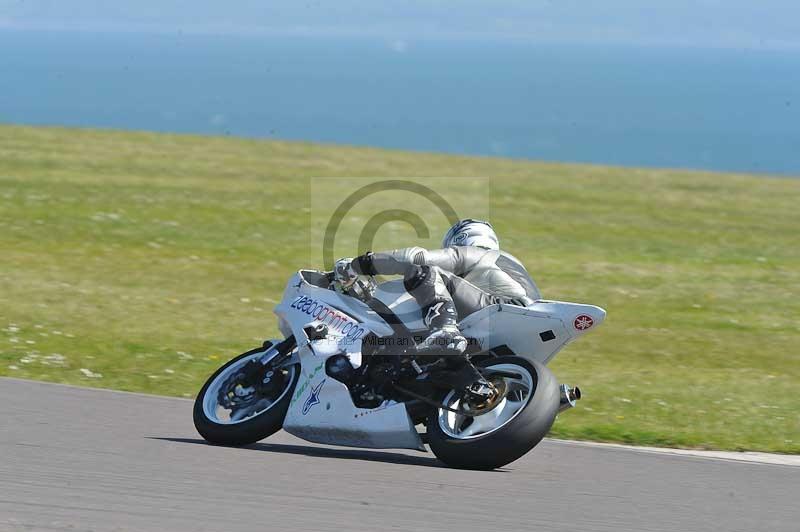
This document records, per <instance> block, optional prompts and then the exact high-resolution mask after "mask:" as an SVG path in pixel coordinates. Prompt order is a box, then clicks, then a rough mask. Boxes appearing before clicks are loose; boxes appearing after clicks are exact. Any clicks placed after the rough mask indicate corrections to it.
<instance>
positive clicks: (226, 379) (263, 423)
mask: <svg viewBox="0 0 800 532" xmlns="http://www.w3.org/2000/svg"><path fill="white" fill-rule="evenodd" d="M292 349H294V342H293V341H284V342H281V343H279V344H274V345H273V344H269V343H267V344H265V345H264V346H263V347H259V348H258V349H253V350H251V351H248V352H246V353H243V354H241V355H239V356H238V357H236V358H234V359H233V360H231V361H229V362H228V363H226V364H225V365H224V366H222V367H221V368H219V369H218V370H217V371H216V372H215V373H214V374H213V375H212V376H211V377H210V378H209V379H208V381H206V383H205V385H204V386H203V388H202V389H201V390H200V393H199V394H198V395H197V399H195V402H194V426H195V428H196V429H197V432H199V433H200V435H201V436H202V437H203V438H205V439H206V440H207V441H208V442H210V443H215V444H220V445H247V444H250V443H255V442H257V441H259V440H263V439H264V438H266V437H267V436H270V435H271V434H274V433H275V432H277V431H278V430H280V428H281V427H282V426H283V419H284V418H285V417H286V411H287V410H288V408H289V402H290V400H291V397H292V392H293V391H294V387H295V386H296V385H297V380H298V379H299V377H300V368H299V366H298V365H292V366H289V367H285V368H275V367H274V366H273V365H272V364H271V362H272V361H274V360H277V359H278V358H283V357H282V356H281V355H284V354H286V353H287V352H288V351H290V350H292Z"/></svg>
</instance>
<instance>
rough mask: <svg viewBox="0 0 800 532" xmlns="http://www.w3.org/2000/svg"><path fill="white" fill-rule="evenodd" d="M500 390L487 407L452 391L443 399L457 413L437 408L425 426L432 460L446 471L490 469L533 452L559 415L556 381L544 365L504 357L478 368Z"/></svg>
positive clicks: (443, 402)
mask: <svg viewBox="0 0 800 532" xmlns="http://www.w3.org/2000/svg"><path fill="white" fill-rule="evenodd" d="M482 366H483V367H484V368H486V369H487V370H495V371H496V372H497V373H496V374H495V375H494V376H493V375H491V371H489V372H487V379H489V380H490V381H492V382H493V384H495V387H496V389H497V390H498V391H499V393H498V395H497V397H495V398H493V399H492V402H491V404H482V405H467V404H462V402H463V401H464V399H463V397H462V395H461V394H460V393H458V392H456V391H455V390H453V391H450V392H449V393H447V394H446V395H445V397H444V399H443V400H442V404H444V405H445V406H447V407H449V408H451V409H454V410H459V411H460V412H459V413H456V412H452V411H450V410H445V409H443V408H439V409H436V410H434V411H433V412H432V413H431V414H430V416H429V418H428V422H427V429H428V443H429V444H430V447H431V450H432V451H433V453H434V454H435V455H436V457H437V458H438V459H439V460H441V461H442V462H444V463H445V464H447V465H449V466H451V467H458V468H463V469H482V470H487V469H495V468H498V467H502V466H504V465H506V464H509V463H511V462H513V461H514V460H516V459H518V458H520V457H521V456H522V455H524V454H525V453H527V452H528V451H530V450H531V449H533V448H534V447H535V446H536V445H537V444H538V443H539V442H540V441H541V440H542V438H544V436H545V434H547V432H548V431H549V430H550V427H551V426H552V425H553V422H554V421H555V418H556V414H557V413H558V405H559V390H558V382H557V381H556V379H555V376H554V375H553V373H552V372H551V371H550V370H549V369H547V367H545V366H544V365H542V364H540V363H538V362H535V361H529V360H527V359H524V358H522V357H517V356H506V357H498V358H494V359H491V360H488V361H486V362H484V363H483V364H482Z"/></svg>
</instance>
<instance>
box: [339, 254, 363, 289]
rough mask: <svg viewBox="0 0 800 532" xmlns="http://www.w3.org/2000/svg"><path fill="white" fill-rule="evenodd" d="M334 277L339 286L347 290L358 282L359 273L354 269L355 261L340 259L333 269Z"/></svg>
mask: <svg viewBox="0 0 800 532" xmlns="http://www.w3.org/2000/svg"><path fill="white" fill-rule="evenodd" d="M333 275H334V278H335V279H336V281H337V282H338V283H339V285H340V286H341V287H342V288H343V289H345V290H347V289H348V288H350V287H351V286H353V285H354V284H355V282H356V281H357V280H358V272H356V271H355V270H354V269H353V259H352V258H347V259H339V260H337V261H336V264H335V265H334V267H333Z"/></svg>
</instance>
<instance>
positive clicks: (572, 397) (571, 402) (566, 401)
mask: <svg viewBox="0 0 800 532" xmlns="http://www.w3.org/2000/svg"><path fill="white" fill-rule="evenodd" d="M560 389H561V404H559V405H558V413H559V414H560V413H561V412H563V411H564V410H569V409H570V408H572V407H574V406H575V403H577V402H578V400H579V399H580V398H581V389H580V388H578V387H577V386H576V387H574V388H570V387H569V386H567V385H566V384H562V385H561V388H560Z"/></svg>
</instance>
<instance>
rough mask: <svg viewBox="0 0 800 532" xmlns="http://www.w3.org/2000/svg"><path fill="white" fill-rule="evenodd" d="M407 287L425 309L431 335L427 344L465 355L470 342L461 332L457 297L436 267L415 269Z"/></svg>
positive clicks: (406, 284) (409, 275)
mask: <svg viewBox="0 0 800 532" xmlns="http://www.w3.org/2000/svg"><path fill="white" fill-rule="evenodd" d="M405 287H406V290H408V291H409V293H410V294H411V295H412V296H414V299H416V301H417V303H419V305H420V307H421V308H422V315H423V321H424V323H425V325H426V326H427V327H428V330H429V331H430V333H429V334H428V336H427V338H425V340H424V342H423V345H424V346H425V347H427V348H439V349H441V350H443V351H450V352H452V353H453V354H461V353H463V352H464V351H465V350H466V348H467V340H466V338H464V336H463V335H462V334H461V331H459V330H458V313H457V312H456V306H455V303H453V298H452V297H450V293H449V292H448V291H447V288H446V286H445V284H444V281H443V280H442V278H441V276H440V275H439V274H438V271H437V268H436V267H434V266H414V267H413V269H412V270H411V271H410V272H409V273H407V274H406V276H405Z"/></svg>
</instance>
